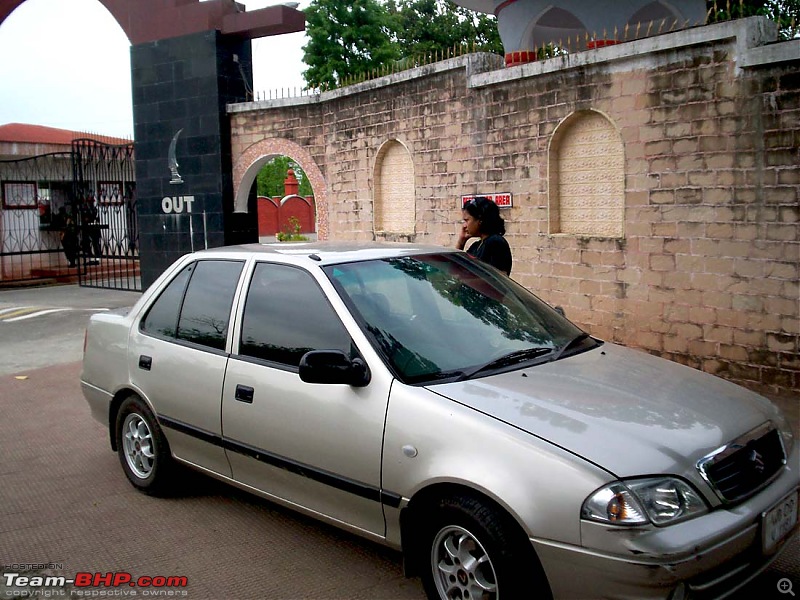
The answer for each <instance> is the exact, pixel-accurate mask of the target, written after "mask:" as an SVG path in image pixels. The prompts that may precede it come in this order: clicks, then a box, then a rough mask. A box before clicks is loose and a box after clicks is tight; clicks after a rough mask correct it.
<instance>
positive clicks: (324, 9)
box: [303, 0, 397, 87]
mask: <svg viewBox="0 0 800 600" xmlns="http://www.w3.org/2000/svg"><path fill="white" fill-rule="evenodd" d="M305 15H306V34H307V35H308V43H307V44H306V45H305V46H303V52H304V55H303V61H304V62H305V64H306V65H308V69H306V70H305V71H304V72H303V77H304V78H305V80H306V82H307V83H308V85H309V87H335V86H338V85H340V84H341V82H342V81H343V80H344V79H347V78H351V77H354V76H356V75H359V74H361V73H368V72H370V71H373V70H378V69H380V68H381V67H382V66H383V65H386V64H389V63H391V62H392V61H393V60H395V59H396V58H397V46H396V45H395V44H393V43H392V40H391V28H390V19H389V15H388V13H387V11H386V8H385V7H384V6H383V5H382V4H380V3H379V2H378V1H377V0H352V2H342V1H341V0H313V2H312V3H311V5H310V6H309V7H308V8H307V9H306V10H305Z"/></svg>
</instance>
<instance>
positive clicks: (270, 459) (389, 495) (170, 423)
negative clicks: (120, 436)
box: [158, 415, 402, 508]
mask: <svg viewBox="0 0 800 600" xmlns="http://www.w3.org/2000/svg"><path fill="white" fill-rule="evenodd" d="M158 422H159V423H160V424H161V425H163V426H164V427H167V428H169V429H174V430H175V431H179V432H181V433H183V434H186V435H190V436H192V437H196V438H198V439H200V440H202V441H204V442H207V443H209V444H213V445H215V446H220V447H222V448H224V449H225V450H230V451H231V452H236V453H238V454H242V455H244V456H249V457H250V458H254V459H256V460H257V461H259V462H263V463H265V464H268V465H271V466H273V467H278V468H279V469H284V470H286V471H289V472H291V473H294V474H295V475H300V476H302V477H307V478H309V479H312V480H314V481H318V482H320V483H324V484H325V485H329V486H331V487H334V488H336V489H338V490H342V491H345V492H349V493H351V494H355V495H356V496H359V497H361V498H366V499H367V500H375V501H376V502H380V503H382V504H386V505H387V506H390V507H392V508H398V507H399V506H400V503H401V501H402V496H401V495H400V494H396V493H394V492H389V491H386V490H382V489H380V488H378V487H375V486H373V485H369V484H367V483H362V482H360V481H356V480H353V479H349V478H347V477H342V476H341V475H337V474H336V473H331V472H330V471H325V470H323V469H318V468H316V467H312V466H310V465H307V464H304V463H301V462H297V461H295V460H292V459H290V458H286V457H285V456H280V455H277V454H273V453H271V452H268V451H266V450H262V449H261V448H256V447H254V446H250V445H248V444H243V443H241V442H238V441H236V440H233V439H230V438H226V437H224V436H219V435H217V434H215V433H212V432H210V431H206V430H204V429H200V428H198V427H194V426H193V425H189V424H188V423H184V422H182V421H178V420H177V419H172V418H170V417H166V416H164V415H159V416H158Z"/></svg>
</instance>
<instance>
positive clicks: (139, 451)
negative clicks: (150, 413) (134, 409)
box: [122, 413, 156, 479]
mask: <svg viewBox="0 0 800 600" xmlns="http://www.w3.org/2000/svg"><path fill="white" fill-rule="evenodd" d="M122 447H123V452H124V453H125V460H126V461H127V463H128V467H130V470H131V472H132V473H133V474H134V475H136V476H137V477H139V478H140V479H147V478H148V477H150V475H151V474H152V472H153V468H154V467H155V460H156V455H155V452H154V448H153V433H152V432H151V431H150V427H149V426H148V425H147V421H146V420H145V419H144V418H143V417H142V416H141V415H139V414H137V413H131V414H129V415H128V416H127V417H125V421H124V422H123V424H122Z"/></svg>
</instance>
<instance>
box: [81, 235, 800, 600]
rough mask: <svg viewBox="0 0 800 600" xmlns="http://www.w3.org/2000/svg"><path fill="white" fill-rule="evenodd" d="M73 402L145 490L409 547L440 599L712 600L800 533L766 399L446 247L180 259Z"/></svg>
mask: <svg viewBox="0 0 800 600" xmlns="http://www.w3.org/2000/svg"><path fill="white" fill-rule="evenodd" d="M81 383H82V386H83V392H84V394H85V396H86V398H87V400H88V402H89V405H90V407H91V410H92V414H93V415H94V417H95V418H97V419H98V420H99V421H100V422H101V423H103V424H104V425H106V426H108V428H109V432H110V437H111V445H112V447H113V448H114V449H115V450H116V451H117V452H118V453H119V457H120V462H121V464H122V468H123V470H124V472H125V474H126V475H127V477H128V479H129V480H130V481H131V483H132V484H133V485H134V486H135V487H137V488H139V489H140V490H142V491H144V492H147V493H162V492H165V491H166V490H167V488H169V486H170V484H172V483H174V481H175V478H174V477H172V473H173V470H174V468H175V467H176V466H177V465H188V466H190V467H193V468H195V469H198V470H200V471H202V472H204V473H207V474H209V475H211V476H213V477H216V478H218V479H221V480H224V481H227V482H229V483H231V484H233V485H236V486H238V487H240V488H243V489H246V490H249V491H251V492H254V493H257V494H259V495H261V496H263V497H265V498H268V499H270V500H274V501H276V502H280V503H282V504H285V505H287V506H290V507H292V508H294V509H297V510H300V511H302V512H304V513H307V514H310V515H312V516H314V517H317V518H320V519H323V520H325V521H328V522H330V523H333V524H335V525H337V526H340V527H343V528H346V529H348V530H350V531H353V532H356V533H358V534H360V535H363V536H365V537H368V538H370V539H373V540H378V541H380V542H383V543H385V544H388V545H390V546H393V547H396V548H399V549H402V551H403V552H404V556H405V560H406V566H407V569H408V571H409V572H410V573H412V574H413V573H417V574H420V575H421V576H422V578H423V582H424V585H425V588H426V590H427V593H428V595H429V596H430V597H431V598H438V599H442V600H444V599H454V598H460V599H468V598H469V599H476V600H477V599H480V598H484V599H495V600H497V599H500V598H502V599H503V600H516V599H519V598H534V597H542V598H547V597H551V596H553V597H556V598H562V597H563V598H598V597H616V598H670V599H673V600H676V599H679V598H686V597H698V598H700V597H702V598H705V597H717V596H720V595H724V594H727V593H729V592H731V591H732V590H735V589H737V588H738V587H741V586H742V585H744V583H745V582H747V581H748V580H749V579H751V578H752V577H753V576H755V575H756V574H757V573H758V572H760V570H762V569H763V568H765V567H766V566H767V565H768V564H769V563H770V562H771V561H773V560H774V559H775V558H776V557H777V556H778V555H779V553H780V552H781V550H782V549H784V548H785V547H786V543H787V540H788V539H789V537H790V536H791V535H792V533H793V532H795V531H796V529H797V522H798V519H797V517H798V486H799V485H800V476H799V475H798V471H799V470H800V451H799V448H800V445H798V444H797V443H795V441H794V440H793V438H792V434H791V431H790V428H789V427H788V426H787V423H786V421H785V420H784V418H783V417H782V416H781V414H780V413H779V411H778V410H777V409H776V408H775V407H774V406H773V405H772V404H771V403H770V402H768V401H767V400H766V399H764V398H762V397H761V396H758V395H756V394H754V393H752V392H750V391H748V390H745V389H743V388H741V387H738V386H736V385H733V384H731V383H729V382H726V381H723V380H721V379H718V378H716V377H713V376H710V375H707V374H704V373H701V372H699V371H696V370H693V369H691V368H688V367H684V366H681V365H678V364H675V363H672V362H670V361H667V360H663V359H659V358H655V357H653V356H650V355H647V354H645V353H643V352H638V351H635V350H630V349H626V348H624V347H620V346H617V345H614V344H610V343H603V342H602V341H601V340H598V339H596V338H594V337H592V336H590V335H587V334H586V333H584V332H582V331H581V330H580V329H579V328H577V327H576V326H575V325H573V324H572V323H570V322H569V321H568V320H567V319H565V318H564V317H562V316H561V315H560V314H559V313H558V312H556V311H555V310H553V309H552V308H551V307H550V306H548V305H547V304H545V303H544V302H542V301H540V300H538V299H537V298H536V297H535V296H533V295H532V294H531V293H530V292H528V291H527V290H525V289H524V288H522V287H521V286H519V285H518V284H516V283H514V282H513V281H512V280H511V279H509V278H508V277H506V276H504V275H502V274H500V273H499V272H498V271H496V270H494V269H493V268H491V267H488V266H486V265H484V264H482V263H479V262H476V261H475V260H473V259H472V258H470V257H469V256H468V255H466V254H465V253H463V252H458V251H454V250H448V249H445V248H440V247H431V246H420V245H380V244H369V245H356V244H327V243H313V244H277V245H271V246H263V245H252V246H239V247H229V248H220V249H215V250H207V251H203V252H198V253H195V254H191V255H187V256H185V257H183V258H181V259H180V260H178V261H177V262H176V263H175V264H174V265H173V266H172V267H171V268H169V269H168V270H167V271H166V272H165V273H164V274H163V275H162V276H161V277H160V278H159V280H158V281H157V282H156V283H155V284H154V285H153V286H151V288H150V289H149V290H147V291H146V292H145V293H144V294H143V295H142V297H141V299H140V300H139V302H137V304H136V305H135V306H134V307H132V308H131V309H126V310H120V311H116V312H110V313H101V314H96V315H94V316H93V317H92V318H91V322H90V324H89V329H88V334H87V344H86V351H85V357H84V365H83V373H82V376H81Z"/></svg>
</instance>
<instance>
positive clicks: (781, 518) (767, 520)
mask: <svg viewBox="0 0 800 600" xmlns="http://www.w3.org/2000/svg"><path fill="white" fill-rule="evenodd" d="M761 523H762V526H761V531H762V538H761V540H762V548H763V549H764V553H766V554H769V553H770V552H772V551H773V550H774V549H775V547H776V546H777V545H778V542H780V541H781V540H782V539H783V538H784V537H786V535H787V534H788V533H789V532H790V531H791V530H792V528H793V527H794V526H795V525H796V524H797V492H794V493H792V494H790V495H789V496H786V498H784V499H783V500H781V501H780V502H778V503H777V504H776V505H775V506H773V507H772V508H771V509H769V510H768V511H767V512H765V513H764V515H763V517H762V519H761Z"/></svg>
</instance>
